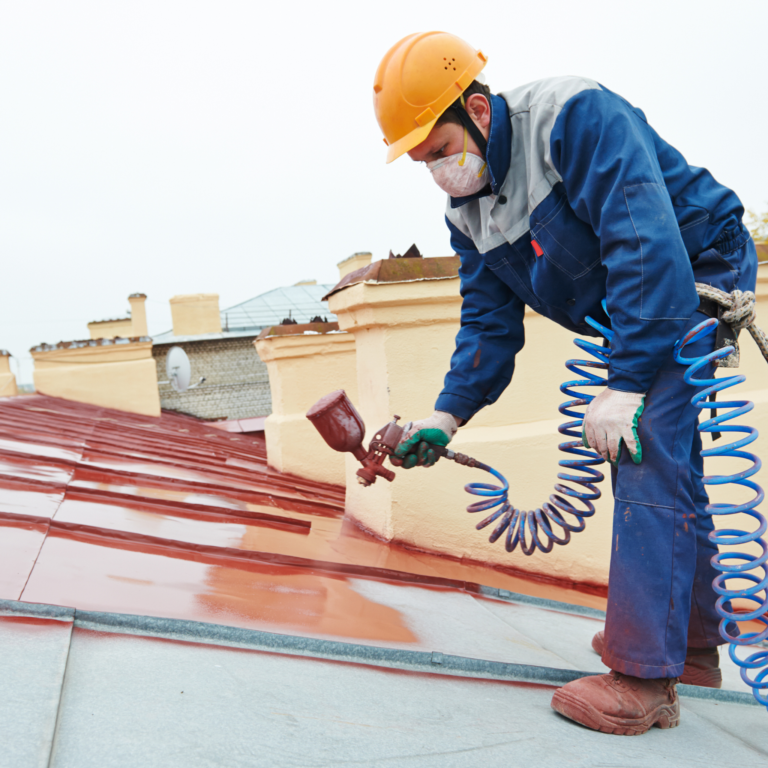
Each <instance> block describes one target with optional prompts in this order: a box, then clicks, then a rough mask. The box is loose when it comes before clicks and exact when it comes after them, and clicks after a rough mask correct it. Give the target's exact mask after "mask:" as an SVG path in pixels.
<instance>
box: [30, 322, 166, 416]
mask: <svg viewBox="0 0 768 768" xmlns="http://www.w3.org/2000/svg"><path fill="white" fill-rule="evenodd" d="M31 352H32V357H33V358H34V361H35V372H34V380H35V389H36V390H37V391H38V392H39V393H41V394H44V395H52V396H54V397H62V398H64V399H66V400H75V401H76V402H79V403H90V404H91V405H101V406H104V407H105V408H116V409H118V410H121V411H128V412H130V413H140V414H143V415H145V416H159V415H160V395H159V393H158V387H157V372H156V370H157V369H156V366H155V361H154V359H153V358H152V342H151V340H150V339H148V338H147V337H137V338H133V339H120V340H119V341H117V342H115V341H110V340H107V339H101V340H99V341H72V342H63V343H61V344H57V345H46V344H43V345H40V346H39V347H34V348H33V349H32V350H31Z"/></svg>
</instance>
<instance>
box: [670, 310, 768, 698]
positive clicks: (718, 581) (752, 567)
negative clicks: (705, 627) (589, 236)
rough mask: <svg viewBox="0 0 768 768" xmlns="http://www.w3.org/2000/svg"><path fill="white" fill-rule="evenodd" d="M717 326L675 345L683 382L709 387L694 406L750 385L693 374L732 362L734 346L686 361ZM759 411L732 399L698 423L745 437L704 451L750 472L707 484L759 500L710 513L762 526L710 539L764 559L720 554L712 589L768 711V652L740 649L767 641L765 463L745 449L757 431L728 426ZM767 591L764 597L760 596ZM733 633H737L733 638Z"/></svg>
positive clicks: (745, 672)
mask: <svg viewBox="0 0 768 768" xmlns="http://www.w3.org/2000/svg"><path fill="white" fill-rule="evenodd" d="M717 324H718V321H717V320H715V319H713V318H710V319H708V320H705V321H704V322H703V323H700V324H699V325H697V326H696V327H695V328H693V329H692V330H691V331H689V332H688V333H687V334H686V335H685V336H684V337H683V338H682V339H680V341H678V342H677V344H676V345H675V360H677V362H678V363H681V364H682V365H687V366H688V369H687V370H686V372H685V375H684V378H685V381H686V383H687V384H690V385H692V386H694V387H704V389H700V390H699V391H698V392H697V393H696V394H695V395H694V396H693V397H692V398H691V403H692V405H694V406H695V407H696V408H702V409H704V408H710V409H711V408H712V403H707V402H706V400H707V397H709V395H710V394H711V393H713V392H721V391H722V390H724V389H729V388H730V387H733V386H735V385H736V384H741V383H742V382H744V381H746V376H743V375H735V376H726V377H724V378H720V379H715V378H711V379H696V378H694V375H695V374H696V373H697V372H698V371H699V370H700V369H702V368H704V367H705V366H707V365H709V364H710V363H712V362H714V361H716V360H719V359H720V358H723V357H727V356H728V355H730V354H731V353H732V352H733V347H723V348H722V349H718V350H716V351H715V352H710V353H709V354H708V355H702V356H701V357H690V358H689V357H683V354H682V353H683V350H684V349H685V346H686V345H687V344H691V343H693V342H694V341H697V340H698V339H702V338H704V337H705V336H708V335H709V334H711V333H714V332H715V330H716V329H717ZM753 408H754V404H753V403H751V402H750V401H749V400H730V401H725V402H720V401H718V403H717V409H718V412H719V413H718V414H717V415H716V416H714V417H713V418H711V419H707V420H706V421H703V422H701V423H700V424H699V431H700V432H710V433H711V432H721V433H731V432H740V433H742V434H743V435H744V437H742V438H740V439H738V440H735V441H734V442H732V443H728V444H727V445H718V446H715V447H713V448H707V449H705V450H702V452H701V455H702V456H703V457H704V458H707V457H708V456H728V457H735V458H740V459H746V460H747V461H749V462H751V466H750V467H748V468H747V469H745V470H743V471H741V472H736V473H734V474H732V475H706V476H705V477H704V479H703V482H704V485H726V484H729V483H732V484H734V485H741V486H743V487H745V488H749V489H750V490H751V491H753V492H754V494H755V495H754V497H753V498H752V499H751V500H750V501H748V502H746V503H745V504H722V503H719V504H709V505H708V506H707V507H706V511H707V512H708V513H710V514H712V515H735V514H738V513H744V514H746V515H749V516H750V517H752V518H753V519H754V520H755V521H756V522H757V530H754V531H751V532H748V531H742V530H739V529H737V528H720V529H719V530H714V531H712V532H711V533H710V534H709V540H710V541H711V542H713V543H714V544H716V545H717V546H718V547H720V546H730V547H733V546H742V545H744V544H749V543H751V542H756V543H757V544H758V546H759V547H760V549H761V553H760V554H759V555H754V554H749V553H747V552H738V551H730V552H719V553H718V554H716V555H713V557H712V565H713V566H714V567H715V568H716V569H717V570H718V571H719V574H718V575H717V576H716V577H715V580H714V581H713V582H712V588H713V589H714V590H715V592H716V593H717V594H718V595H719V597H718V599H717V603H716V608H717V612H718V613H719V614H720V617H721V621H720V635H721V637H722V638H723V639H724V640H726V641H728V643H729V644H730V645H729V649H728V650H729V654H730V657H731V659H732V661H733V662H734V663H735V664H737V665H738V666H739V667H740V669H741V679H742V680H743V681H744V682H745V683H746V684H747V685H748V686H750V687H751V688H752V693H753V695H754V697H755V699H756V700H757V701H758V702H759V703H760V704H763V705H764V706H766V707H768V680H766V678H767V677H768V648H766V649H765V650H759V651H756V652H754V653H752V654H750V655H749V656H747V657H746V658H743V659H741V658H739V657H738V656H737V654H736V650H737V649H738V648H739V646H744V645H753V646H754V645H757V644H758V643H760V642H762V641H764V640H765V639H766V638H768V597H766V595H767V594H768V591H767V590H766V588H767V587H768V567H766V562H767V561H768V546H766V543H765V540H764V539H763V535H764V534H765V532H766V529H768V523H767V522H766V519H765V517H763V515H761V514H760V512H758V511H757V510H756V509H755V507H757V505H758V504H760V502H762V500H763V498H764V497H765V493H764V492H763V489H762V488H761V487H760V486H759V485H758V484H757V483H756V482H754V481H753V480H750V479H749V478H750V477H752V476H753V475H755V474H756V473H757V472H759V471H760V467H761V466H762V463H761V461H760V459H759V458H758V457H757V456H756V455H755V454H754V453H749V452H748V451H744V450H741V449H742V448H744V447H745V446H747V445H749V444H750V443H753V442H754V441H755V440H757V437H758V432H757V429H755V428H754V427H748V426H744V425H741V424H727V423H726V422H729V421H731V420H732V419H734V418H736V417H737V416H742V415H743V414H745V413H749V411H751V410H752V409H753ZM733 579H739V580H744V581H747V582H749V585H748V586H746V587H744V588H741V589H729V588H728V581H729V580H733ZM761 592H762V594H763V597H762V598H761V597H760V593H761ZM733 598H742V599H744V600H747V601H749V602H750V603H751V604H753V605H755V606H756V607H755V608H754V610H752V611H749V612H747V613H734V611H733V609H732V606H731V605H730V603H728V601H729V600H731V599H733ZM750 620H757V621H760V622H762V623H763V624H764V625H765V628H764V629H763V631H762V632H747V633H745V634H742V635H739V634H738V624H737V623H736V622H738V621H750ZM729 628H730V629H731V630H732V631H735V632H736V634H731V633H729ZM750 670H755V673H754V677H750V676H749V671H750Z"/></svg>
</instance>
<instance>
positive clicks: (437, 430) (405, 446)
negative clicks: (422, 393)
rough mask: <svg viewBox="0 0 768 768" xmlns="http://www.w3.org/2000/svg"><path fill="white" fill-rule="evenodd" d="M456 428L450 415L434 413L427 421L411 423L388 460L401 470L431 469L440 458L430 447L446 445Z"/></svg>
mask: <svg viewBox="0 0 768 768" xmlns="http://www.w3.org/2000/svg"><path fill="white" fill-rule="evenodd" d="M458 428H459V424H458V422H457V420H456V418H455V417H454V416H451V414H450V413H445V411H435V412H434V413H433V414H432V415H431V416H430V417H429V418H428V419H422V420H421V421H414V422H413V424H412V425H411V428H410V429H409V430H408V431H407V432H405V433H404V434H403V438H402V440H401V441H400V443H399V444H398V446H397V448H395V455H394V456H390V459H389V460H390V461H391V462H392V463H393V464H394V465H395V466H396V467H402V468H403V469H411V468H412V467H417V466H418V467H431V466H432V465H433V464H435V462H437V460H438V459H439V458H440V456H439V455H438V454H437V453H435V451H434V450H432V448H430V445H440V446H445V445H448V443H450V442H451V439H452V438H453V436H454V435H455V434H456V430H457V429H458Z"/></svg>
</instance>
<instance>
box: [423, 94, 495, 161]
mask: <svg viewBox="0 0 768 768" xmlns="http://www.w3.org/2000/svg"><path fill="white" fill-rule="evenodd" d="M466 108H467V112H468V113H469V116H470V117H471V118H472V120H473V122H474V123H475V125H476V126H477V127H478V128H479V130H480V133H482V134H483V136H485V138H486V139H487V138H488V135H489V134H490V125H491V106H490V104H489V103H488V99H486V98H485V96H482V95H481V94H479V93H473V94H472V95H471V96H470V97H469V98H468V99H467V107H466ZM463 151H464V126H463V125H459V124H458V123H442V124H441V125H436V126H435V127H434V128H433V129H432V130H431V131H430V133H429V136H427V138H426V139H424V141H422V142H421V144H419V145H418V146H416V147H414V148H413V149H412V150H411V151H410V152H409V153H408V156H409V157H410V158H411V160H416V161H417V162H424V163H430V162H432V161H433V160H439V159H440V158H441V157H450V156H451V155H460V154H461V153H462V152H463ZM467 152H469V153H470V154H472V155H477V156H478V157H482V156H483V153H482V152H481V151H480V150H479V149H478V148H477V144H475V142H474V141H473V140H472V137H471V136H469V135H468V136H467Z"/></svg>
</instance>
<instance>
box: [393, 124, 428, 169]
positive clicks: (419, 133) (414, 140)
mask: <svg viewBox="0 0 768 768" xmlns="http://www.w3.org/2000/svg"><path fill="white" fill-rule="evenodd" d="M439 119H440V115H438V116H437V117H436V118H435V119H434V120H433V121H432V122H431V123H427V124H426V125H421V126H419V127H418V128H415V129H414V130H412V131H411V132H410V133H407V134H406V135H405V136H403V138H402V139H400V140H399V141H396V142H395V143H394V144H390V145H389V146H388V147H387V164H389V163H391V162H392V161H393V160H397V158H398V157H400V156H401V155H404V154H405V153H406V152H410V151H411V150H412V149H413V148H414V147H418V146H419V144H421V142H422V141H424V140H425V139H426V138H427V136H429V134H430V133H431V132H432V129H433V128H434V127H435V123H437V121H438V120H439Z"/></svg>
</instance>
